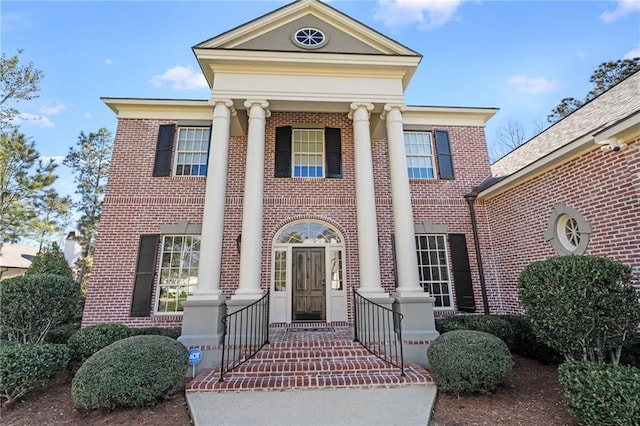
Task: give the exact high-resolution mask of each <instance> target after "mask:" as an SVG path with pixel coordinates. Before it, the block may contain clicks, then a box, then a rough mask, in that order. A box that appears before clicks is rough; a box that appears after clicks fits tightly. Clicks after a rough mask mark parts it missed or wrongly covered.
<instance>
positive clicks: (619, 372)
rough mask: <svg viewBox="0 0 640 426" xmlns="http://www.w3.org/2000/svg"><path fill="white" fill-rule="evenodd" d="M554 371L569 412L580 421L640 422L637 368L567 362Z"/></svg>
mask: <svg viewBox="0 0 640 426" xmlns="http://www.w3.org/2000/svg"><path fill="white" fill-rule="evenodd" d="M558 372H559V378H560V383H562V385H563V387H564V392H565V397H566V400H567V405H568V407H569V413H570V414H571V415H572V416H574V417H576V418H577V419H578V420H580V421H581V422H583V423H584V424H586V425H621V426H622V425H638V424H640V369H637V368H635V367H629V366H622V365H610V364H602V363H594V362H588V361H570V362H565V363H564V364H562V365H560V367H559V368H558Z"/></svg>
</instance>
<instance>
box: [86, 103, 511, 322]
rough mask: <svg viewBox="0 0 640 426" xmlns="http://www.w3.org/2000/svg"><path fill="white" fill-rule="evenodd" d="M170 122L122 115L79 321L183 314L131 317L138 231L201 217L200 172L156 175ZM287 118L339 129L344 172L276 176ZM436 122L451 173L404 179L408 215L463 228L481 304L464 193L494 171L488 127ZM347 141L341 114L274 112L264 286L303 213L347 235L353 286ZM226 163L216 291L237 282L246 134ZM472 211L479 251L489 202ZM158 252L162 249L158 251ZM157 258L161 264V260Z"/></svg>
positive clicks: (377, 166) (390, 274)
mask: <svg viewBox="0 0 640 426" xmlns="http://www.w3.org/2000/svg"><path fill="white" fill-rule="evenodd" d="M170 123H171V121H158V120H142V119H120V120H119V123H118V129H117V132H116V137H115V144H114V151H113V160H112V168H111V174H110V177H109V182H108V186H107V194H106V197H105V202H104V207H103V213H102V219H101V224H100V230H99V235H98V245H97V248H96V252H95V257H94V265H93V270H92V276H91V284H90V288H89V294H88V298H87V302H86V306H85V314H84V318H83V325H85V326H86V325H91V324H96V323H103V322H117V323H123V324H127V325H131V326H163V327H177V326H179V325H180V324H181V316H180V315H153V314H152V315H151V316H150V317H143V318H133V317H130V316H129V309H130V305H131V297H132V291H133V282H134V278H135V269H136V256H137V248H138V247H137V246H138V241H139V237H140V235H143V234H160V225H163V224H175V223H177V222H178V221H180V220H187V221H189V223H192V224H200V223H202V210H203V206H204V195H205V183H206V178H204V177H182V176H171V177H152V169H153V163H154V158H155V147H156V140H157V134H158V126H159V125H160V124H170ZM292 123H319V124H322V125H324V126H325V127H337V128H340V129H341V137H342V168H343V177H342V178H341V179H300V178H274V177H273V176H274V155H275V154H274V153H275V128H276V127H278V126H286V125H291V124H292ZM438 128H439V129H443V130H448V131H449V134H450V141H451V150H452V152H453V162H454V170H455V176H456V178H455V179H454V180H440V179H432V180H412V181H411V182H410V185H411V194H412V204H413V209H414V222H415V223H422V222H423V221H425V220H429V221H431V222H433V223H434V224H438V225H447V227H448V232H449V233H461V234H465V235H466V239H467V246H468V251H469V261H470V266H471V270H472V271H471V272H472V278H473V283H474V292H475V300H476V307H477V310H478V311H481V307H482V299H481V296H480V286H479V283H478V267H477V263H476V260H475V247H474V242H473V235H472V230H471V221H470V216H469V209H468V205H467V203H466V201H465V200H464V198H463V195H464V194H465V193H468V192H469V191H470V190H471V189H472V188H473V187H474V186H476V185H478V183H479V182H481V181H482V180H484V178H485V177H486V176H488V175H489V174H490V169H489V161H488V155H487V149H486V142H485V138H484V129H483V128H482V127H462V126H458V127H453V126H442V127H438ZM353 143H354V142H353V124H352V121H351V120H350V119H349V118H348V117H347V114H338V113H297V112H296V113H294V112H274V113H273V114H272V115H271V117H270V118H267V120H266V140H265V163H264V167H265V180H264V223H263V235H262V241H263V250H262V265H263V267H262V287H263V289H266V288H268V287H269V286H270V285H271V268H272V265H271V250H272V247H271V245H272V241H273V238H274V237H275V235H276V232H277V231H278V230H279V229H281V228H282V227H283V226H284V225H285V224H287V223H289V222H291V221H293V220H297V219H303V218H309V219H319V220H323V221H325V222H328V223H330V224H332V225H334V226H335V227H336V228H337V229H338V230H339V231H340V232H341V233H342V234H343V235H344V237H345V251H346V264H345V265H344V268H345V271H346V275H345V280H346V283H347V288H348V290H350V289H351V288H353V287H357V286H358V285H359V265H358V244H357V241H358V235H357V224H356V201H355V200H356V195H355V167H354V158H353V155H354V146H353ZM372 154H373V161H374V179H375V182H374V183H375V191H376V193H375V199H376V213H377V220H378V234H379V242H380V244H379V245H380V266H381V278H382V285H383V287H384V288H385V290H386V291H387V292H389V293H391V292H392V291H393V288H394V271H393V257H392V248H391V236H392V234H393V232H394V231H393V215H392V205H391V190H390V185H389V162H388V152H387V141H386V140H384V139H382V140H373V141H372ZM228 161H229V163H228V176H227V190H226V208H225V218H224V220H225V228H224V236H223V258H222V264H223V268H222V277H221V289H222V290H223V291H224V293H225V294H226V295H228V296H230V295H232V294H233V292H234V290H235V289H236V288H237V286H238V273H239V264H240V258H239V254H238V251H237V249H236V238H237V236H238V235H239V234H240V233H241V229H242V208H243V191H244V175H245V173H244V171H245V161H246V137H232V138H231V140H230V145H229V159H228ZM476 211H477V216H478V227H479V239H480V245H481V249H482V250H483V252H485V253H490V251H491V239H490V237H489V229H490V227H489V222H488V211H487V206H485V205H484V204H483V203H480V202H479V203H478V204H477V206H476ZM245 238H246V236H245ZM159 253H160V250H159V251H158V257H159ZM484 263H485V265H484V268H485V274H486V276H487V286H488V293H489V299H490V306H491V308H492V311H501V310H502V309H503V307H502V305H503V303H502V299H501V298H500V291H499V288H498V285H497V284H498V282H497V278H498V276H499V273H498V271H497V270H494V266H493V265H494V262H493V260H492V259H491V258H490V257H489V256H486V254H485V259H484ZM156 265H157V266H156V267H157V268H158V267H159V259H158V260H157V261H156ZM156 272H157V269H156ZM156 275H157V274H156ZM156 278H157V277H156ZM154 288H155V289H154V292H155V291H157V280H156V285H155V287H154ZM348 294H349V293H348ZM349 299H350V298H349ZM454 299H455V295H454ZM153 300H155V294H154V299H153ZM349 303H350V302H349ZM350 310H351V309H350V308H349V311H350Z"/></svg>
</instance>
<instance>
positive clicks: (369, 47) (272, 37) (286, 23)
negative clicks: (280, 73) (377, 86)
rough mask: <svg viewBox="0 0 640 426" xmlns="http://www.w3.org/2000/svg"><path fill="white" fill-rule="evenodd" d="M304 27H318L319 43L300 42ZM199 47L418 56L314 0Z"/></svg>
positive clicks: (257, 21)
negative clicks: (310, 46)
mask: <svg viewBox="0 0 640 426" xmlns="http://www.w3.org/2000/svg"><path fill="white" fill-rule="evenodd" d="M303 28H313V29H317V30H320V31H321V32H322V35H323V36H324V37H325V38H326V40H325V42H324V43H322V44H321V45H320V46H313V47H312V48H309V47H308V46H302V45H300V44H299V43H297V42H296V40H295V35H296V31H298V30H300V29H303ZM199 49H225V50H254V51H277V52H321V53H337V54H368V55H396V56H398V55H399V56H414V57H420V56H421V55H420V54H418V53H417V52H415V51H413V50H411V49H409V48H407V47H406V46H403V45H402V44H400V43H398V42H396V41H394V40H392V39H390V38H388V37H386V36H385V35H383V34H380V33H379V32H377V31H375V30H373V29H372V28H370V27H368V26H366V25H364V24H362V23H361V22H359V21H357V20H355V19H353V18H351V17H349V16H347V15H345V14H343V13H342V12H340V11H338V10H336V9H334V8H332V7H330V6H328V5H326V4H324V3H322V2H320V1H317V0H300V1H296V2H294V3H291V4H288V5H286V6H284V7H282V8H280V9H277V10H275V11H273V12H271V13H268V14H266V15H264V16H261V17H259V18H257V19H255V20H253V21H250V22H248V23H246V24H244V25H241V26H239V27H236V28H234V29H232V30H230V31H227V32H225V33H223V34H221V35H219V36H216V37H214V38H212V39H209V40H207V41H204V42H202V43H200V44H198V45H196V46H194V50H199Z"/></svg>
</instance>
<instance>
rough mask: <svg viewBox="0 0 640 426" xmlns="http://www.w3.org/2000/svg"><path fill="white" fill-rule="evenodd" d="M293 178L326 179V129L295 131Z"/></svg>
mask: <svg viewBox="0 0 640 426" xmlns="http://www.w3.org/2000/svg"><path fill="white" fill-rule="evenodd" d="M293 177H324V129H294V130H293Z"/></svg>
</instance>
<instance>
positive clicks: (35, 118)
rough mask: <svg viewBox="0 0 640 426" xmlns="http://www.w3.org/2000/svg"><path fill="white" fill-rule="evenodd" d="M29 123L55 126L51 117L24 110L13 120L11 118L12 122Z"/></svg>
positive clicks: (17, 123) (37, 125) (38, 125)
mask: <svg viewBox="0 0 640 426" xmlns="http://www.w3.org/2000/svg"><path fill="white" fill-rule="evenodd" d="M23 122H24V123H28V124H31V125H33V126H36V127H54V124H53V122H52V121H51V120H49V118H47V117H46V116H44V115H36V114H29V113H27V112H22V113H20V114H18V116H17V117H15V118H14V119H13V120H11V123H12V124H15V125H20V124H22V123H23Z"/></svg>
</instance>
